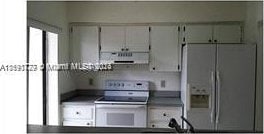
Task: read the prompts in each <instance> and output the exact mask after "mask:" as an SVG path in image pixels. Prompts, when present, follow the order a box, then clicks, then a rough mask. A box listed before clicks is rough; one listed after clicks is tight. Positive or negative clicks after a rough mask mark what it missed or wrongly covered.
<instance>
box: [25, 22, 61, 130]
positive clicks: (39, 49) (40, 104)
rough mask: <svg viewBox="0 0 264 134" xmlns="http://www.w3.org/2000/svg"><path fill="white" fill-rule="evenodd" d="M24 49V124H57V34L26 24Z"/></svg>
mask: <svg viewBox="0 0 264 134" xmlns="http://www.w3.org/2000/svg"><path fill="white" fill-rule="evenodd" d="M27 50H28V52H27V53H28V54H27V62H28V64H29V71H28V72H27V88H28V124H32V125H33V124H34V125H58V124H59V93H58V71H57V70H49V68H47V67H48V66H49V65H57V64H58V34H56V33H52V32H48V31H44V30H41V29H37V28H33V27H29V28H28V49H27ZM41 65H43V66H41ZM41 67H43V68H42V69H41Z"/></svg>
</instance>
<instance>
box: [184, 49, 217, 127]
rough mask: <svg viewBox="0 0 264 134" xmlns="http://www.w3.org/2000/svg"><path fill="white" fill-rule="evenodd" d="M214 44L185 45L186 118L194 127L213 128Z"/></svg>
mask: <svg viewBox="0 0 264 134" xmlns="http://www.w3.org/2000/svg"><path fill="white" fill-rule="evenodd" d="M215 52H216V45H213V44H191V45H187V90H188V97H189V104H188V105H187V106H188V108H187V119H188V120H189V121H190V123H191V124H192V125H193V126H194V128H195V129H214V122H215V98H214V94H215V58H216V57H215V56H216V53H215Z"/></svg>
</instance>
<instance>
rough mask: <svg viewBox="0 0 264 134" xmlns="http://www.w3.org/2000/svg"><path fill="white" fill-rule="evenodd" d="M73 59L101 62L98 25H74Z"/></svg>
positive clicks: (73, 60) (76, 60)
mask: <svg viewBox="0 0 264 134" xmlns="http://www.w3.org/2000/svg"><path fill="white" fill-rule="evenodd" d="M70 42H71V61H72V62H81V63H93V64H95V63H98V62H99V30H98V27H97V26H73V27H72V29H71V41H70Z"/></svg>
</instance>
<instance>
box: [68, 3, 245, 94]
mask: <svg viewBox="0 0 264 134" xmlns="http://www.w3.org/2000/svg"><path fill="white" fill-rule="evenodd" d="M67 8H68V20H69V22H102V23H107V22H108V23H144V22H204V21H206V22H207V21H243V20H244V19H245V8H246V3H245V2H68V3H67ZM136 68H137V67H136ZM75 74H76V75H75V83H76V88H79V89H100V88H103V84H104V83H103V81H104V80H105V79H138V80H148V81H150V82H151V85H150V86H151V87H150V88H151V90H174V91H179V90H180V74H179V73H171V72H168V73H153V72H149V71H148V68H146V67H145V68H137V69H135V68H134V67H132V68H128V69H122V71H113V72H99V73H96V72H94V73H81V72H77V73H75ZM89 78H92V79H94V85H89ZM161 80H165V81H166V82H165V83H166V87H165V88H161V87H160V81H161Z"/></svg>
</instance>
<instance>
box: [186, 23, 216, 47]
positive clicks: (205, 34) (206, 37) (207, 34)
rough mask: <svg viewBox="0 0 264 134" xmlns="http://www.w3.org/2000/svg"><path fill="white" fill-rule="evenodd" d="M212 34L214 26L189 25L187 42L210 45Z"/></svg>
mask: <svg viewBox="0 0 264 134" xmlns="http://www.w3.org/2000/svg"><path fill="white" fill-rule="evenodd" d="M212 34H213V29H212V25H188V26H186V27H185V34H184V35H185V42H187V43H210V42H212Z"/></svg>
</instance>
